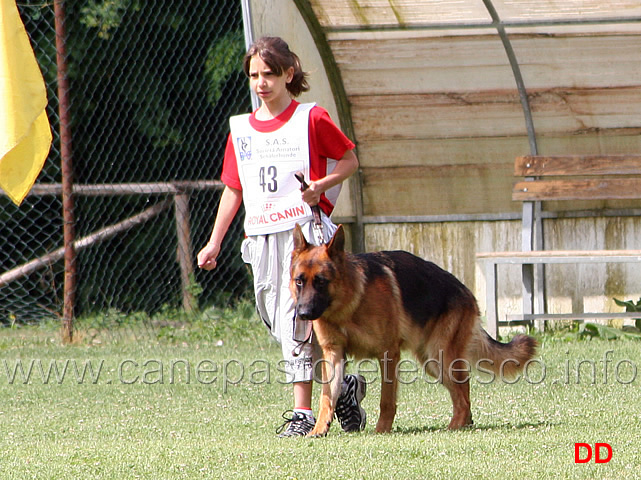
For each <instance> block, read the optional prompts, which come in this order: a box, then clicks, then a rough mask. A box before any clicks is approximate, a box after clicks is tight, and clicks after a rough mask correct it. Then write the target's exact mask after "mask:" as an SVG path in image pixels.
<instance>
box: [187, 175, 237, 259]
mask: <svg viewBox="0 0 641 480" xmlns="http://www.w3.org/2000/svg"><path fill="white" fill-rule="evenodd" d="M242 202H243V192H242V191H241V190H237V189H235V188H232V187H229V186H226V187H225V189H224V190H223V194H222V196H221V197H220V204H219V205H218V213H217V214H216V221H215V222H214V228H213V229H212V232H211V236H210V237H209V242H208V243H207V245H205V247H204V248H203V249H202V250H201V251H200V252H198V266H199V267H200V268H202V269H204V270H213V269H214V268H216V257H218V254H219V253H220V247H221V245H222V243H223V238H225V234H226V233H227V230H229V225H231V222H232V220H233V219H234V217H235V216H236V212H238V209H239V208H240V204H241V203H242Z"/></svg>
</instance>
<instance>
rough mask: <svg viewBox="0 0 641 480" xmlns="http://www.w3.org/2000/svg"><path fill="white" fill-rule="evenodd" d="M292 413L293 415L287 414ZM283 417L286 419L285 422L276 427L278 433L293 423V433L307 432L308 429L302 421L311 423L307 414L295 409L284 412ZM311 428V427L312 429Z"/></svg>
mask: <svg viewBox="0 0 641 480" xmlns="http://www.w3.org/2000/svg"><path fill="white" fill-rule="evenodd" d="M288 414H291V417H288V416H287V415H288ZM283 418H284V419H285V422H284V423H283V424H282V425H281V426H280V427H278V428H277V429H276V434H277V435H280V434H281V433H282V432H283V431H284V430H285V429H286V428H288V427H289V426H290V425H291V430H292V432H293V433H299V434H306V433H307V430H305V429H304V428H303V427H302V425H301V423H302V422H306V423H311V422H309V421H308V419H307V417H305V415H301V414H299V413H296V412H295V411H293V410H287V411H285V412H284V413H283ZM310 430H311V429H310Z"/></svg>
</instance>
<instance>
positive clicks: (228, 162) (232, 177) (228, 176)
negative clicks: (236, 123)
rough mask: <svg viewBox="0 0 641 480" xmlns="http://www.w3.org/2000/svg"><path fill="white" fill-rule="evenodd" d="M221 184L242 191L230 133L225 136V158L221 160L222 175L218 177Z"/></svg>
mask: <svg viewBox="0 0 641 480" xmlns="http://www.w3.org/2000/svg"><path fill="white" fill-rule="evenodd" d="M220 179H221V180H222V182H223V183H224V184H225V185H227V186H228V187H231V188H235V189H236V190H242V189H243V186H242V185H241V183H240V177H239V176H238V163H237V162H236V152H235V150H234V142H233V141H232V139H231V133H230V134H229V135H228V136H227V145H226V146H225V158H224V159H223V173H222V175H221V176H220Z"/></svg>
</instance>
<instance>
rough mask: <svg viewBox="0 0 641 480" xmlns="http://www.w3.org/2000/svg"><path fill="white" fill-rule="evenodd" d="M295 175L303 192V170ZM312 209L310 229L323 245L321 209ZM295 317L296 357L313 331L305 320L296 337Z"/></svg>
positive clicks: (305, 187) (309, 340)
mask: <svg viewBox="0 0 641 480" xmlns="http://www.w3.org/2000/svg"><path fill="white" fill-rule="evenodd" d="M294 176H295V177H296V180H298V181H299V182H300V191H301V192H304V191H305V190H307V189H308V188H309V185H308V184H307V182H306V181H305V175H303V172H296V173H295V174H294ZM310 208H311V209H312V215H313V217H314V220H313V222H314V223H313V224H312V229H313V230H314V235H315V236H316V240H317V242H318V245H323V244H324V243H325V236H324V235H323V222H322V221H321V211H320V207H319V206H318V205H314V206H313V207H310ZM296 317H297V314H296V313H295V312H294V319H293V320H294V341H295V342H297V345H296V347H294V350H292V355H294V356H295V357H298V356H299V355H300V353H301V350H302V349H303V345H305V344H306V343H309V342H311V339H312V333H313V327H312V322H311V321H309V320H308V321H307V325H306V326H305V333H304V335H303V338H302V339H300V338H296Z"/></svg>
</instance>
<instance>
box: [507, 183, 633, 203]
mask: <svg viewBox="0 0 641 480" xmlns="http://www.w3.org/2000/svg"><path fill="white" fill-rule="evenodd" d="M639 198H641V178H589V179H579V180H569V179H567V180H536V181H532V182H528V181H522V182H517V183H516V184H515V185H514V189H513V190H512V200H517V201H541V200H599V199H601V200H603V199H608V200H626V199H639Z"/></svg>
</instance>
